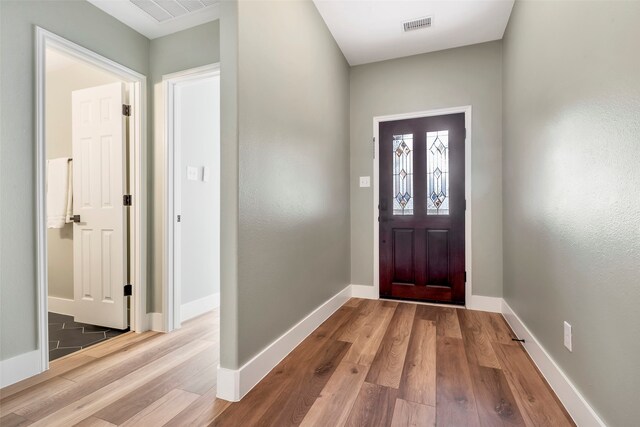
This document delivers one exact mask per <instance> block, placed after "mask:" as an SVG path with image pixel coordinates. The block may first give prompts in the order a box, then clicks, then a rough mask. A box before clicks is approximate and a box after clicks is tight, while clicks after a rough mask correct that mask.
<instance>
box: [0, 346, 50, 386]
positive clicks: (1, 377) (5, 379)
mask: <svg viewBox="0 0 640 427" xmlns="http://www.w3.org/2000/svg"><path fill="white" fill-rule="evenodd" d="M41 363H42V353H41V352H40V350H33V351H30V352H28V353H23V354H19V355H17V356H15V357H12V358H11V359H7V360H1V361H0V388H2V387H6V386H9V385H11V384H14V383H17V382H18V381H22V380H24V379H25V378H29V377H32V376H34V375H37V374H39V373H40V372H42V366H41Z"/></svg>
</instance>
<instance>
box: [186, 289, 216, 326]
mask: <svg viewBox="0 0 640 427" xmlns="http://www.w3.org/2000/svg"><path fill="white" fill-rule="evenodd" d="M218 307H220V293H219V292H218V293H217V294H213V295H207V296H206V297H203V298H200V299H197V300H195V301H191V302H186V303H184V304H182V306H181V307H180V321H181V322H186V321H187V320H189V319H193V318H194V317H198V316H200V315H201V314H204V313H208V312H210V311H212V310H215V309H216V308H218Z"/></svg>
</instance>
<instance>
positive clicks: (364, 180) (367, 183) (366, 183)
mask: <svg viewBox="0 0 640 427" xmlns="http://www.w3.org/2000/svg"><path fill="white" fill-rule="evenodd" d="M360 187H371V179H370V178H369V177H368V176H361V177H360Z"/></svg>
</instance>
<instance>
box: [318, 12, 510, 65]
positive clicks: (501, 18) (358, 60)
mask: <svg viewBox="0 0 640 427" xmlns="http://www.w3.org/2000/svg"><path fill="white" fill-rule="evenodd" d="M313 1H314V3H315V5H316V7H317V9H318V11H319V12H320V14H321V15H322V17H323V19H324V21H325V22H326V24H327V26H328V27H329V30H330V31H331V34H333V37H334V38H335V39H336V42H337V43H338V45H339V46H340V49H342V53H343V54H344V56H345V57H346V58H347V61H348V62H349V64H351V65H358V64H366V63H369V62H376V61H383V60H385V59H392V58H400V57H403V56H409V55H416V54H419V53H427V52H434V51H437V50H443V49H449V48H453V47H459V46H465V45H470V44H476V43H482V42H487V41H491V40H499V39H501V38H502V36H503V34H504V30H505V28H506V26H507V22H508V21H509V16H510V14H511V9H512V7H513V3H514V0H440V1H433V0H313ZM425 16H431V17H432V18H433V19H432V26H431V27H430V28H424V29H419V30H414V31H409V32H406V33H405V32H403V28H402V23H403V22H404V21H409V20H413V19H417V18H422V17H425Z"/></svg>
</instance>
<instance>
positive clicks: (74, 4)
mask: <svg viewBox="0 0 640 427" xmlns="http://www.w3.org/2000/svg"><path fill="white" fill-rule="evenodd" d="M34 25H39V26H41V27H43V28H45V29H47V30H50V31H52V32H54V33H56V34H59V35H61V36H62V37H65V38H67V39H69V40H71V41H74V42H76V43H79V44H81V45H83V46H85V47H87V48H89V49H91V50H93V51H95V52H97V53H99V54H101V55H104V56H106V57H107V58H110V59H113V60H114V61H116V62H119V63H121V64H123V65H125V66H127V67H129V68H131V69H134V70H136V71H138V72H140V73H142V74H148V64H149V40H147V39H146V38H145V37H143V36H141V35H140V34H138V33H137V32H135V31H133V30H132V29H130V28H129V27H127V26H125V25H124V24H122V23H120V22H119V21H117V20H116V19H115V18H112V17H110V16H109V15H107V14H105V13H104V12H102V11H100V10H99V9H97V8H96V7H94V6H92V5H91V4H89V3H87V2H85V1H57V2H52V1H9V0H2V1H0V40H1V45H0V63H1V64H2V73H1V75H0V86H1V90H2V98H1V100H0V109H1V111H2V116H1V117H0V200H2V203H1V204H0V219H1V220H0V235H1V236H2V238H1V239H0V332H1V334H0V335H1V337H0V344H1V345H0V347H1V348H0V359H1V360H5V359H8V358H10V357H13V356H15V355H18V354H21V353H25V352H28V351H31V350H35V349H36V348H37V346H38V344H37V327H36V320H37V312H36V268H35V263H36V255H35V254H36V240H35V176H36V174H35V168H34V165H35V129H34V114H35V106H34V105H35V104H34V84H33V82H34V69H35V66H34V56H35V55H34V51H33V49H34V38H35V37H34ZM7 201H10V202H7ZM9 343H11V344H10V345H9Z"/></svg>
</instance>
